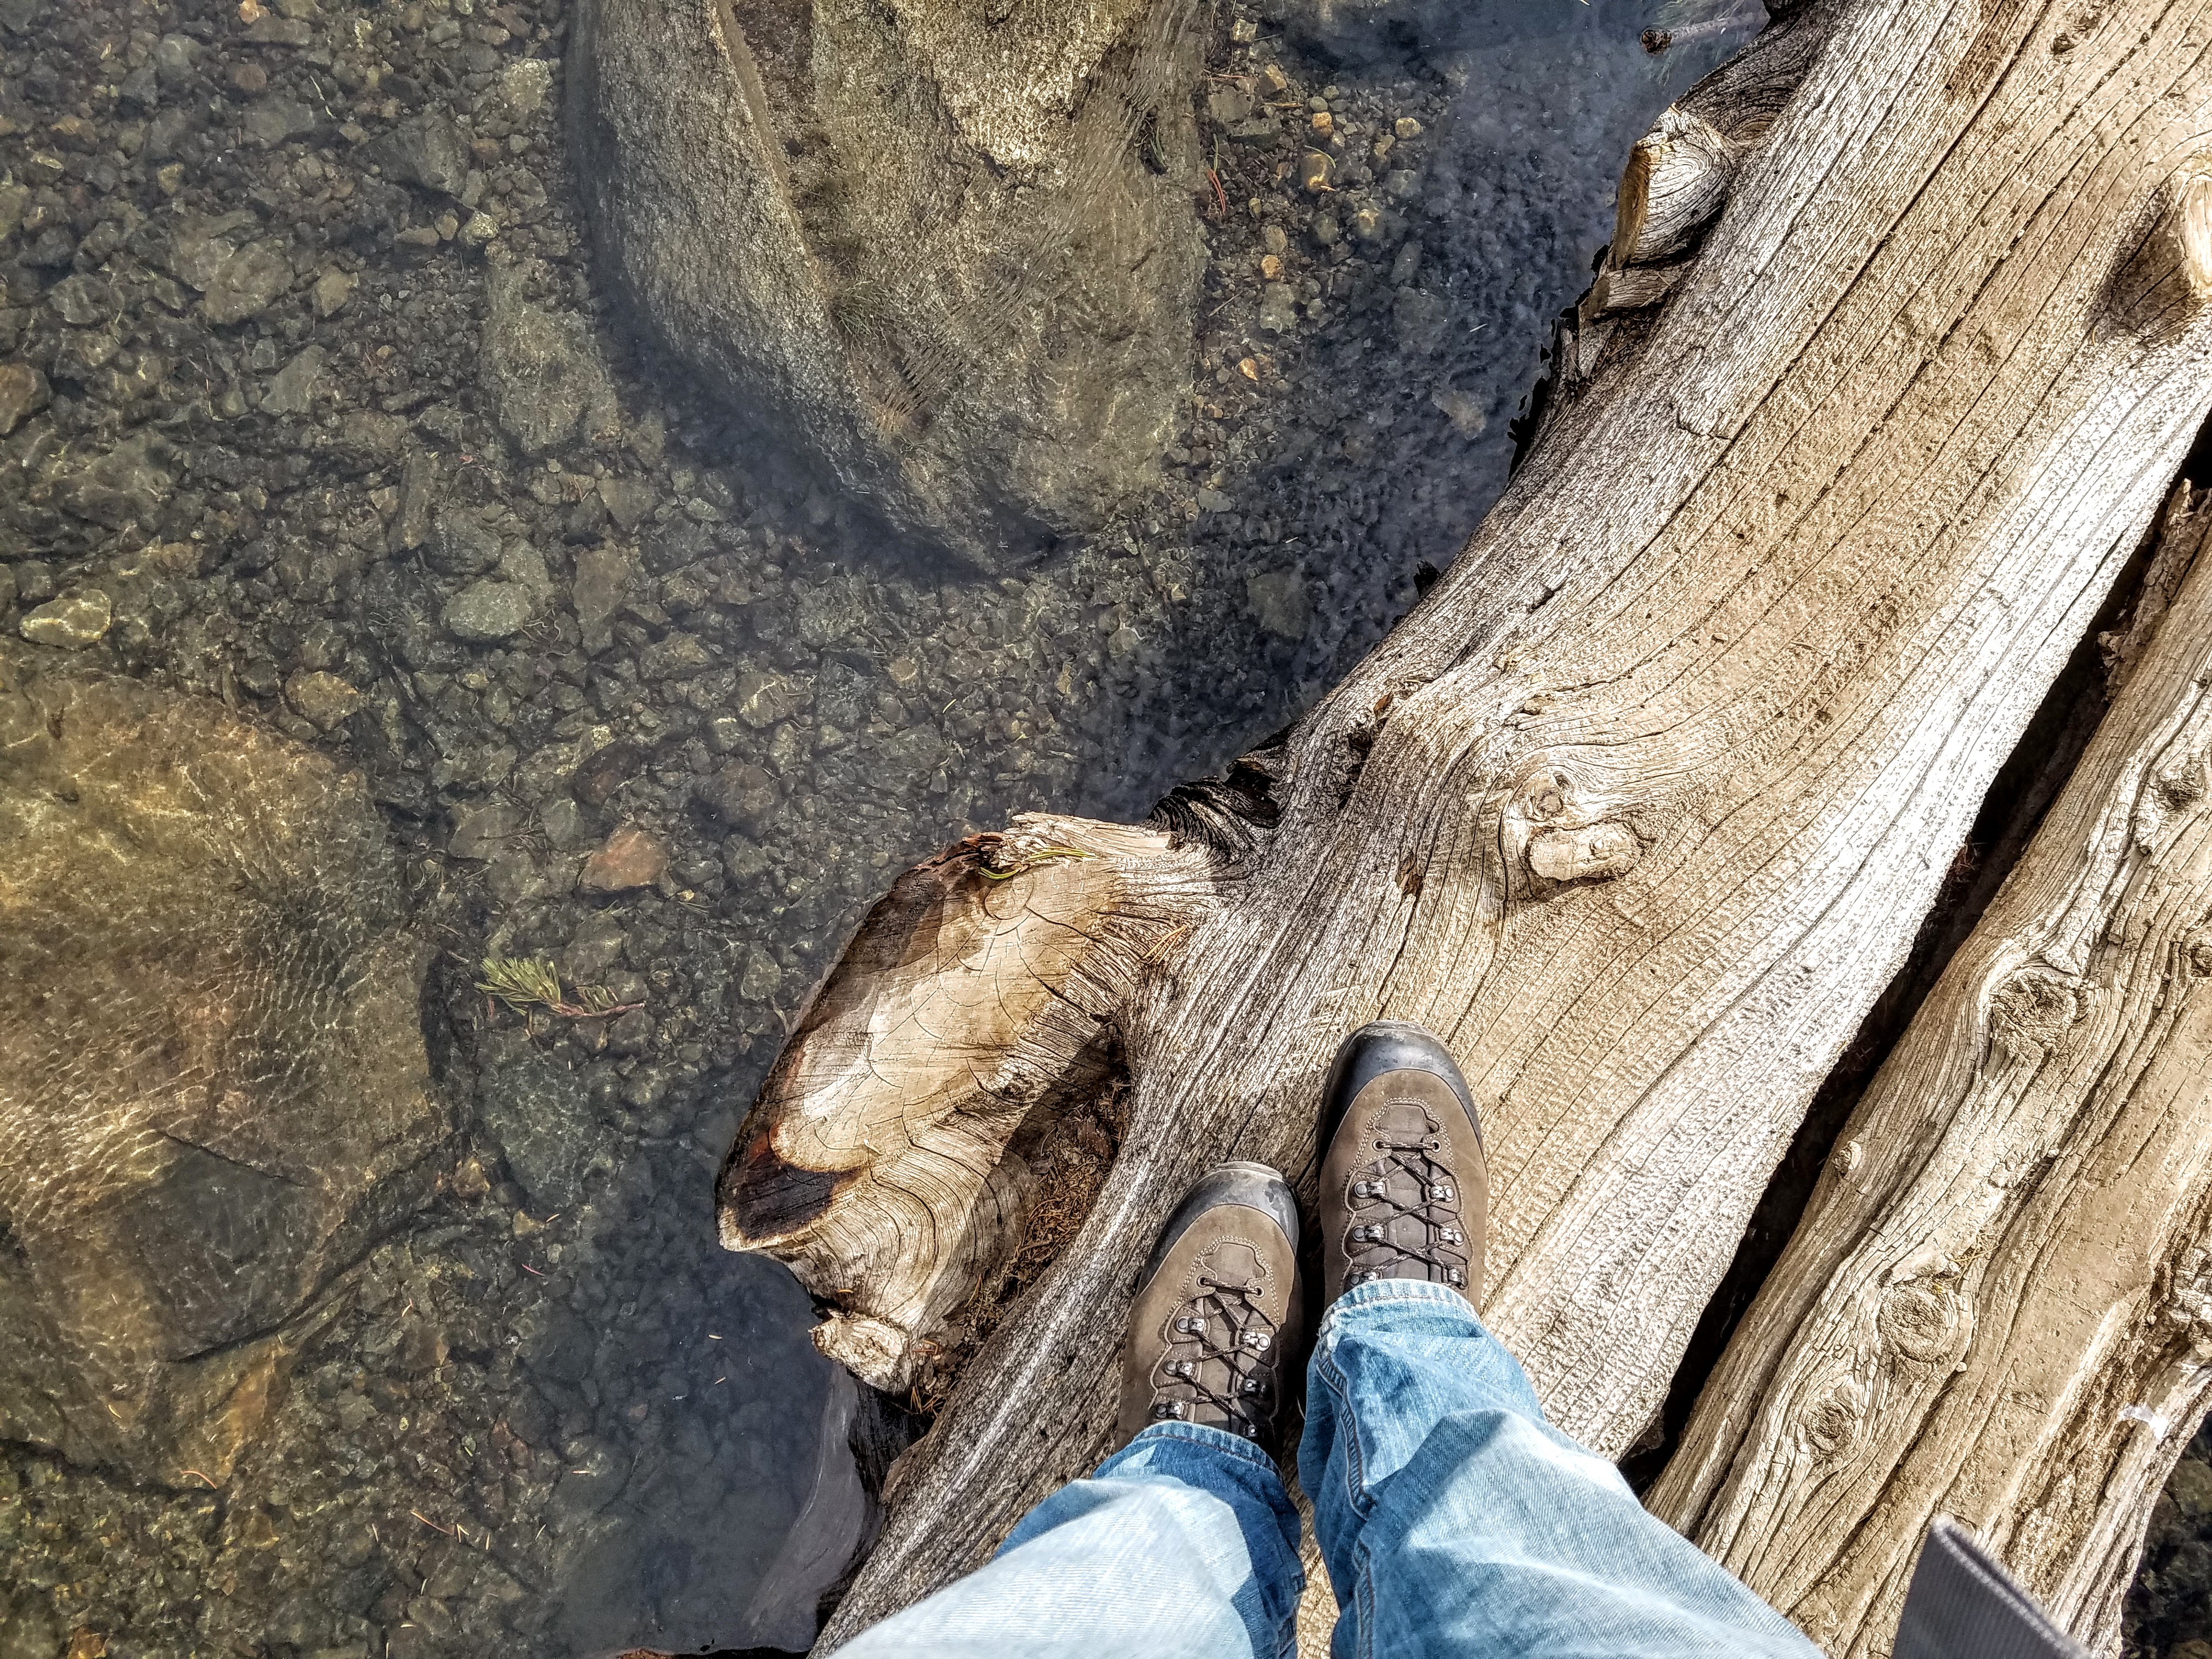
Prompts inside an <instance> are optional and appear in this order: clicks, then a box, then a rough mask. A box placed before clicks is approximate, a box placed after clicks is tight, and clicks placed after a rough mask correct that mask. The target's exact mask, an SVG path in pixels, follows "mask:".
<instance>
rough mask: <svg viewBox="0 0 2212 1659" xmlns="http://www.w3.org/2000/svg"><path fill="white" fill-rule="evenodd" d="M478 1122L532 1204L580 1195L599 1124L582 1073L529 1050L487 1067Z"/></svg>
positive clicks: (556, 1203) (545, 1207)
mask: <svg viewBox="0 0 2212 1659" xmlns="http://www.w3.org/2000/svg"><path fill="white" fill-rule="evenodd" d="M477 1126H478V1127H480V1128H481V1129H482V1130H483V1133H485V1134H486V1135H488V1136H489V1138H490V1139H491V1140H492V1142H493V1143H494V1144H495V1146H498V1148H499V1150H500V1154H501V1157H503V1158H505V1159H506V1160H507V1170H508V1171H509V1172H510V1173H511V1174H512V1175H513V1176H514V1179H515V1183H516V1184H517V1185H518V1186H520V1188H522V1190H523V1194H524V1195H525V1197H526V1198H527V1199H528V1200H529V1202H530V1205H531V1206H532V1208H533V1209H536V1210H538V1211H539V1212H547V1211H553V1210H565V1209H567V1208H568V1207H569V1206H572V1205H574V1203H576V1202H577V1200H579V1199H580V1198H581V1197H582V1195H583V1193H582V1188H583V1179H584V1171H585V1170H586V1168H587V1167H588V1166H589V1164H590V1163H591V1159H592V1154H593V1153H594V1152H597V1151H598V1150H599V1135H600V1130H599V1124H598V1121H597V1120H596V1119H595V1118H594V1117H593V1116H592V1106H591V1097H590V1095H589V1094H588V1093H587V1092H586V1088H585V1084H584V1079H582V1078H581V1077H580V1076H579V1075H578V1074H577V1073H574V1072H572V1071H570V1070H569V1069H568V1067H567V1066H564V1065H562V1063H561V1062H560V1061H559V1060H556V1059H554V1058H553V1056H552V1055H550V1054H546V1053H544V1052H543V1051H542V1050H538V1049H531V1050H528V1051H526V1052H525V1053H524V1054H521V1055H520V1056H518V1057H517V1058H515V1059H513V1060H508V1061H507V1062H506V1063H505V1064H504V1065H500V1066H492V1067H489V1068H488V1069H487V1070H486V1071H485V1072H484V1073H483V1076H482V1077H481V1078H480V1079H479V1080H478V1082H477Z"/></svg>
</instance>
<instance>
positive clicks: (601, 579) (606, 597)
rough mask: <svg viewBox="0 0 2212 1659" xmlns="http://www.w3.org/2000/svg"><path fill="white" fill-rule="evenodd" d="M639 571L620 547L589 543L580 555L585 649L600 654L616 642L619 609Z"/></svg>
mask: <svg viewBox="0 0 2212 1659" xmlns="http://www.w3.org/2000/svg"><path fill="white" fill-rule="evenodd" d="M635 572H636V566H635V564H634V563H633V562H632V561H631V559H630V557H629V555H628V554H626V553H623V551H622V550H619V549H617V548H612V547H604V546H603V547H587V548H586V549H585V550H583V551H582V552H580V553H579V554H577V555H576V584H575V587H574V605H575V611H576V626H577V629H578V630H579V631H580V633H581V634H582V635H583V643H584V649H585V650H586V651H589V652H591V653H593V654H594V655H596V654H598V653H599V652H602V651H604V650H605V649H606V648H607V647H609V646H610V645H611V644H613V643H614V619H615V613H616V612H617V611H620V610H621V609H622V602H623V595H624V594H625V593H627V592H629V584H630V580H631V579H632V577H633V576H634V575H635Z"/></svg>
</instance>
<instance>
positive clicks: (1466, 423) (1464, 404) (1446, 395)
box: [1429, 386, 1490, 438]
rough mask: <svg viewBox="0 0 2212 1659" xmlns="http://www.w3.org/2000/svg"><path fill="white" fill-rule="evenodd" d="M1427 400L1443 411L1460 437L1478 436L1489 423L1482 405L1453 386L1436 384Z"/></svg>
mask: <svg viewBox="0 0 2212 1659" xmlns="http://www.w3.org/2000/svg"><path fill="white" fill-rule="evenodd" d="M1429 401H1430V402H1431V404H1435V405H1436V407H1437V409H1439V410H1443V416H1444V418H1445V419H1446V420H1448V421H1449V422H1451V423H1452V430H1453V431H1455V432H1456V433H1458V434H1459V435H1460V436H1461V437H1462V438H1473V437H1478V436H1480V435H1481V432H1482V429H1483V428H1485V427H1486V426H1487V425H1489V424H1490V421H1489V417H1488V416H1486V415H1485V414H1484V413H1483V410H1482V405H1481V404H1479V403H1477V402H1475V400H1474V398H1470V397H1468V395H1467V393H1465V392H1461V391H1459V390H1457V389H1455V387H1452V386H1438V387H1437V389H1436V390H1435V391H1434V392H1431V393H1430V394H1429Z"/></svg>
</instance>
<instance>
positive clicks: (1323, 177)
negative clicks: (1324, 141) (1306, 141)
mask: <svg viewBox="0 0 2212 1659" xmlns="http://www.w3.org/2000/svg"><path fill="white" fill-rule="evenodd" d="M1335 168H1336V164H1335V163H1334V161H1331V160H1330V159H1329V157H1328V155H1327V153H1326V152H1324V151H1322V150H1317V149H1310V150H1308V151H1307V152H1306V153H1305V154H1304V155H1302V156H1300V157H1299V158H1298V184H1299V186H1300V187H1301V188H1302V189H1304V190H1306V191H1310V192H1311V193H1312V194H1314V195H1316V196H1318V195H1320V194H1321V193H1322V191H1325V190H1327V189H1328V188H1329V182H1328V181H1329V175H1330V174H1331V173H1334V171H1335Z"/></svg>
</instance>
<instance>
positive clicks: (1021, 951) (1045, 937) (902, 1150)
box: [720, 815, 1210, 1392]
mask: <svg viewBox="0 0 2212 1659" xmlns="http://www.w3.org/2000/svg"><path fill="white" fill-rule="evenodd" d="M1209 887H1210V866H1209V865H1208V862H1207V860H1206V858H1205V856H1204V855H1203V854H1200V853H1196V852H1177V851H1176V849H1175V848H1173V847H1172V846H1171V845H1170V840H1169V837H1168V836H1166V835H1164V834H1163V833H1161V832H1159V831H1157V830H1152V829H1131V828H1127V827H1124V826H1122V825H1119V824H1108V823H1089V822H1086V821H1085V820H1083V819H1079V818H1063V817H1046V816H1042V815H1031V816H1025V817H1020V818H1017V819H1016V820H1015V821H1014V823H1013V824H1012V826H1011V827H1010V828H1009V829H1007V831H1006V833H1005V834H1003V835H995V836H975V837H974V838H972V839H970V840H969V841H966V842H961V843H959V844H958V845H957V846H954V847H951V848H947V849H946V850H945V852H943V853H941V854H939V855H938V856H937V857H935V858H933V859H932V860H929V861H927V863H925V864H922V865H920V866H916V867H915V869H913V870H910V871H908V872H907V874H906V875H904V876H903V877H902V878H900V879H899V881H898V883H897V884H896V885H895V886H894V887H893V888H892V889H891V891H890V895H889V896H886V897H885V898H884V900H883V901H882V902H880V903H878V905H877V906H876V908H874V909H873V910H872V911H871V912H870V913H869V915H868V917H867V920H866V921H865V922H863V923H862V924H861V927H860V932H859V933H858V934H857V935H856V936H855V938H854V940H853V943H852V944H851V945H850V946H849V947H848V949H847V951H846V952H845V954H844V956H843V957H842V959H841V960H840V961H839V963H838V964H837V967H836V970H835V971H834V972H833V973H832V974H831V975H830V977H829V981H827V982H826V983H825V984H824V985H823V987H822V989H821V991H820V993H819V994H817V996H816V997H815V999H814V1001H813V1003H812V1005H811V1006H810V1007H809V1008H808V1010H807V1012H806V1014H805V1018H803V1019H802V1020H801V1022H800V1024H799V1030H798V1032H797V1034H796V1035H795V1036H793V1039H792V1041H791V1042H790V1043H789V1044H788V1045H787V1047H786V1048H785V1049H784V1051H783V1054H782V1055H781V1057H780V1058H779V1059H778V1060H777V1061H776V1064H775V1069H774V1070H773V1071H772V1072H771V1073H769V1078H768V1081H767V1083H766V1085H764V1086H763V1089H762V1091H761V1095H760V1098H759V1101H758V1103H757V1104H756V1105H755V1107H754V1109H753V1110H752V1113H751V1115H750V1116H749V1117H748V1118H747V1119H746V1121H745V1123H744V1128H743V1130H742V1132H741V1133H740V1134H739V1136H738V1142H737V1145H736V1146H734V1147H733V1148H732V1151H731V1153H730V1157H729V1159H728V1161H727V1163H726V1164H725V1165H724V1168H723V1170H722V1177H721V1182H720V1218H721V1231H722V1242H723V1243H724V1244H725V1245H726V1246H727V1247H728V1248H730V1249H741V1250H761V1251H765V1252H767V1253H768V1254H770V1255H775V1256H779V1257H781V1259H782V1260H784V1261H787V1262H788V1263H790V1265H791V1267H792V1268H793V1271H794V1272H795V1273H797V1274H798V1276H799V1280H800V1282H801V1283H802V1284H804V1285H805V1286H806V1288H807V1289H808V1290H809V1291H812V1292H813V1293H814V1294H815V1295H816V1296H817V1297H821V1298H823V1300H824V1301H826V1302H829V1303H830V1304H833V1306H834V1307H835V1308H836V1311H835V1312H834V1313H833V1314H832V1315H831V1316H830V1317H829V1321H828V1322H827V1323H825V1324H824V1325H823V1326H822V1327H820V1328H818V1329H817V1333H816V1340H817V1344H818V1345H819V1346H820V1347H821V1348H822V1351H823V1352H824V1353H827V1354H828V1355H829V1356H830V1358H834V1359H836V1360H838V1361H840V1362H841V1363H842V1364H845V1365H847V1366H848V1367H850V1368H851V1370H853V1371H854V1373H855V1374H856V1375H858V1376H860V1377H861V1378H862V1379H864V1380H865V1381H866V1382H868V1383H872V1385H874V1386H875V1387H877V1388H879V1389H887V1390H890V1391H892V1392H903V1391H904V1390H905V1389H907V1388H908V1385H909V1384H910V1383H911V1382H912V1381H913V1378H914V1374H915V1365H916V1364H917V1362H918V1361H919V1360H920V1359H921V1358H924V1357H926V1356H927V1354H928V1353H929V1352H931V1345H933V1343H934V1342H935V1341H936V1340H937V1339H938V1337H939V1335H940V1334H941V1332H942V1329H943V1326H944V1322H945V1316H946V1315H947V1314H948V1313H949V1312H950V1311H951V1310H952V1309H953V1308H955V1307H957V1305H959V1304H961V1303H962V1302H963V1301H964V1300H965V1299H966V1298H967V1297H968V1296H969V1294H970V1293H971V1292H973V1291H975V1289H976V1288H977V1287H978V1286H979V1285H981V1284H982V1283H983V1282H984V1280H986V1279H987V1278H988V1277H989V1275H990V1274H991V1273H992V1272H993V1270H994V1268H996V1267H1000V1266H1001V1265H1002V1264H1003V1261H1004V1258H1005V1255H1006V1249H1007V1247H1008V1246H1009V1244H1010V1243H1012V1239H1013V1237H1015V1235H1016V1234H1017V1233H1018V1230H1019V1224H1020V1219H1021V1215H1022V1210H1023V1206H1024V1201H1025V1200H1026V1198H1027V1195H1028V1185H1029V1183H1028V1180H1027V1175H1028V1171H1027V1170H1026V1168H1025V1167H1024V1164H1023V1163H1022V1161H1021V1159H1020V1158H1018V1156H1014V1155H1010V1153H1009V1146H1010V1143H1011V1142H1012V1140H1013V1139H1014V1137H1015V1134H1016V1132H1017V1130H1018V1129H1019V1128H1020V1127H1021V1126H1022V1125H1023V1123H1024V1120H1025V1119H1028V1118H1029V1117H1030V1115H1031V1114H1032V1113H1036V1112H1040V1111H1043V1112H1047V1113H1049V1112H1050V1111H1052V1110H1054V1109H1055V1107H1056V1105H1057V1103H1060V1101H1062V1100H1064V1099H1065V1098H1066V1097H1067V1096H1068V1095H1069V1094H1070V1093H1071V1091H1082V1090H1085V1089H1089V1088H1093V1087H1096V1086H1097V1085H1099V1084H1100V1083H1101V1081H1102V1080H1103V1078H1104V1075H1105V1072H1106V1067H1107V1065H1108V1062H1109V1059H1110V1057H1111V1047H1112V1045H1111V1042H1110V1033H1109V1024H1110V1022H1111V1020H1112V1018H1113V1017H1114V1014H1115V1010H1116V1008H1117V1007H1118V1006H1120V1004H1121V1002H1122V1000H1124V999H1125V998H1126V997H1127V994H1128V991H1129V987H1130V986H1131V985H1132V983H1133V981H1134V980H1135V979H1136V978H1137V977H1138V976H1139V975H1141V974H1142V972H1143V971H1144V968H1145V962H1146V953H1147V952H1148V951H1150V950H1151V949H1152V946H1153V945H1155V944H1156V943H1157V942H1158V939H1160V938H1161V937H1162V936H1163V935H1164V934H1166V933H1168V932H1169V931H1170V929H1172V928H1173V927H1176V926H1177V925H1178V924H1179V923H1181V922H1183V921H1187V920H1188V919H1189V917H1190V916H1191V915H1192V914H1193V911H1194V908H1195V906H1196V904H1197V903H1198V902H1199V901H1200V899H1201V898H1202V897H1203V896H1204V895H1205V894H1206V892H1207V891H1208V890H1209Z"/></svg>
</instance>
